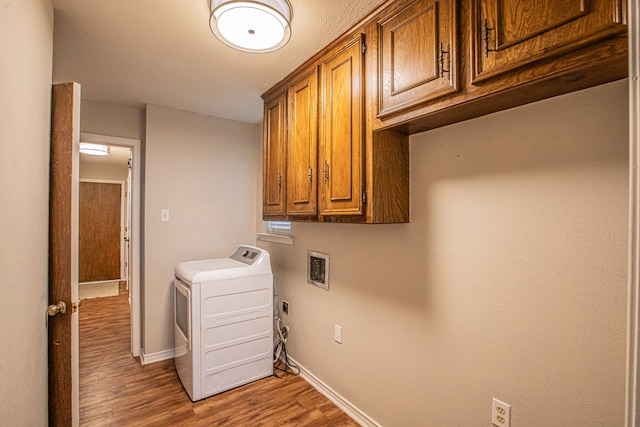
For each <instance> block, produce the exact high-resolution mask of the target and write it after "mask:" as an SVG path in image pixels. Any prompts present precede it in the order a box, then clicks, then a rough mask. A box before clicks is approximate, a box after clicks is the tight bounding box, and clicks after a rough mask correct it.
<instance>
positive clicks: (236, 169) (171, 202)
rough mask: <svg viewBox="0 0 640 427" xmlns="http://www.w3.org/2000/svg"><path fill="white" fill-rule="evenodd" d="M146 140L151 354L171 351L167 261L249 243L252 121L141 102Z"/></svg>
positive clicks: (255, 143) (219, 253) (146, 320)
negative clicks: (166, 214)
mask: <svg viewBox="0 0 640 427" xmlns="http://www.w3.org/2000/svg"><path fill="white" fill-rule="evenodd" d="M146 138H147V140H146V155H145V200H144V211H145V212H144V236H143V241H144V261H143V265H144V282H143V293H144V296H143V300H144V303H143V304H144V308H143V309H144V315H143V316H144V317H143V331H144V332H143V348H144V353H145V355H154V354H157V353H162V352H167V351H173V346H174V344H173V323H172V322H173V305H172V304H173V295H172V292H173V288H172V286H173V274H174V273H173V272H174V267H175V265H176V264H177V263H179V262H181V261H188V260H196V259H204V258H219V257H226V256H228V255H230V254H231V253H232V252H233V250H234V249H235V248H236V246H237V245H239V244H242V243H245V244H247V243H248V244H255V232H256V192H257V182H258V178H257V175H256V174H257V170H258V166H257V152H258V150H259V147H260V127H259V126H258V125H250V124H246V123H241V122H236V121H232V120H226V119H220V118H216V117H210V116H204V115H199V114H195V113H189V112H185V111H179V110H174V109H171V108H165V107H159V106H154V105H148V106H147V128H146ZM162 209H169V210H170V221H169V222H161V221H160V212H161V210H162Z"/></svg>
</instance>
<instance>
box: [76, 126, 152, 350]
mask: <svg viewBox="0 0 640 427" xmlns="http://www.w3.org/2000/svg"><path fill="white" fill-rule="evenodd" d="M80 139H81V140H82V141H86V142H95V143H100V144H105V145H113V146H119V147H128V148H131V195H130V196H131V220H130V221H131V230H130V234H131V237H130V241H129V245H130V246H129V250H130V251H131V265H130V266H129V276H130V277H129V283H130V286H131V289H130V290H129V292H130V301H129V302H130V304H131V354H132V355H133V356H134V357H139V356H140V353H141V348H142V334H141V317H142V316H141V310H142V301H141V292H140V287H141V285H140V265H141V262H140V256H141V251H140V248H141V243H142V239H141V231H142V230H141V223H140V214H141V211H140V208H141V199H140V197H141V194H142V192H141V186H140V183H141V178H142V173H141V170H142V142H141V141H140V140H139V139H130V138H120V137H115V136H107V135H99V134H94V133H84V132H83V133H81V134H80Z"/></svg>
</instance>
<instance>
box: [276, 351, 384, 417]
mask: <svg viewBox="0 0 640 427" xmlns="http://www.w3.org/2000/svg"><path fill="white" fill-rule="evenodd" d="M289 361H290V362H292V363H293V364H295V365H296V366H298V367H299V368H300V377H301V378H302V379H304V380H305V381H306V382H308V383H309V384H311V386H313V388H315V389H316V390H318V391H319V392H320V393H321V394H322V395H324V396H325V397H326V398H327V399H329V400H330V401H332V402H333V403H334V404H335V405H336V406H337V407H338V408H340V409H341V410H342V411H343V412H344V413H345V414H347V415H348V416H350V417H351V418H352V419H353V420H354V421H355V422H357V423H358V424H360V425H361V426H363V427H382V425H381V424H378V423H377V422H376V421H375V420H374V419H373V418H371V417H370V416H368V415H367V414H365V413H364V412H362V411H361V410H360V409H359V408H357V407H356V406H355V405H354V404H353V403H351V402H349V401H348V400H347V399H345V398H344V397H342V396H341V395H340V394H339V393H337V392H336V391H335V390H333V389H332V388H331V387H329V386H328V385H327V384H325V383H324V382H323V381H322V380H321V379H320V378H318V377H317V376H316V375H315V374H313V373H312V372H311V371H309V370H308V369H306V368H305V367H304V366H302V365H301V364H300V363H298V362H297V361H296V360H294V359H293V358H292V357H290V356H289Z"/></svg>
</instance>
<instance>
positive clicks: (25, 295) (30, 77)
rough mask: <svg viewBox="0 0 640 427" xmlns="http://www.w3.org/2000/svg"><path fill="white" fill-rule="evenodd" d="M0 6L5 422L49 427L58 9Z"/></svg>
mask: <svg viewBox="0 0 640 427" xmlns="http://www.w3.org/2000/svg"><path fill="white" fill-rule="evenodd" d="M0 9H1V10H2V12H0V52H2V66H1V67H0V100H1V101H0V195H1V200H2V201H1V202H0V267H1V268H2V282H3V285H2V292H3V299H4V304H3V305H2V310H0V337H2V342H3V345H2V346H0V425H3V426H45V425H47V324H46V322H47V319H46V310H47V305H48V295H47V290H48V286H47V265H48V251H49V246H48V235H49V228H48V215H49V129H50V122H51V62H52V55H53V7H52V5H51V1H50V0H4V1H3V2H2V4H1V5H0Z"/></svg>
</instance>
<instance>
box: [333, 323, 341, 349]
mask: <svg viewBox="0 0 640 427" xmlns="http://www.w3.org/2000/svg"><path fill="white" fill-rule="evenodd" d="M333 339H334V340H336V342H337V343H338V344H342V326H340V325H334V329H333Z"/></svg>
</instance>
